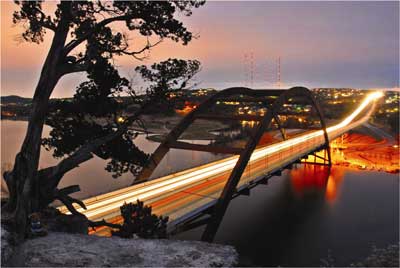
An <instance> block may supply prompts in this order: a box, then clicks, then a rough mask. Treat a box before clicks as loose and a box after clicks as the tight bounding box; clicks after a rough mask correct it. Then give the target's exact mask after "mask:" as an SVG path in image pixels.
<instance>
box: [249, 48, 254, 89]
mask: <svg viewBox="0 0 400 268" xmlns="http://www.w3.org/2000/svg"><path fill="white" fill-rule="evenodd" d="M253 82H254V54H253V52H250V88H253Z"/></svg>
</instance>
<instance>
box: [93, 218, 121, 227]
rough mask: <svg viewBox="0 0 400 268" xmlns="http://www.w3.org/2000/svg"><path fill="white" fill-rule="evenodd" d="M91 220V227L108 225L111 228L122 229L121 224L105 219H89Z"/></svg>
mask: <svg viewBox="0 0 400 268" xmlns="http://www.w3.org/2000/svg"><path fill="white" fill-rule="evenodd" d="M88 222H89V227H100V226H108V227H111V228H115V229H121V227H122V226H121V225H119V224H114V223H111V222H106V221H105V220H104V219H103V220H101V221H90V220H89V221H88Z"/></svg>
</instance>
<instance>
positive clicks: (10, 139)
mask: <svg viewBox="0 0 400 268" xmlns="http://www.w3.org/2000/svg"><path fill="white" fill-rule="evenodd" d="M1 124H2V125H1V146H2V150H1V166H2V169H4V168H6V167H7V166H8V165H10V163H12V162H13V160H14V157H15V153H16V152H17V150H18V149H19V146H20V144H21V141H22V138H23V135H24V133H25V130H26V122H22V121H7V120H2V121H1ZM49 130H50V129H49V128H48V127H46V128H45V129H44V135H47V134H48V133H49ZM197 142H198V141H197ZM136 144H137V145H138V146H139V147H140V148H141V149H142V150H144V151H145V152H148V153H150V152H152V151H153V150H154V149H155V148H156V147H157V145H158V144H157V143H155V142H151V141H149V140H147V139H146V138H145V136H144V135H139V136H138V138H137V139H136ZM215 158H216V156H215V155H212V154H209V153H203V152H189V151H179V150H173V151H171V153H170V154H169V156H168V158H167V157H166V158H165V159H164V160H163V163H161V165H160V166H159V167H158V168H157V170H156V171H155V173H156V174H154V175H153V176H154V177H157V176H161V175H163V174H167V173H171V172H173V171H176V170H181V169H184V168H187V167H190V166H191V165H194V164H202V163H205V162H208V161H211V160H213V159H215ZM58 161H59V160H56V159H53V158H52V156H51V153H50V152H47V151H45V150H42V157H41V161H40V166H41V167H46V166H50V165H54V164H56V163H57V162H58ZM105 163H106V161H104V160H102V159H99V158H96V157H95V158H94V159H92V160H90V161H88V162H87V163H84V164H82V165H81V166H80V167H79V168H78V169H75V170H73V171H71V172H69V173H67V174H66V176H65V178H64V179H63V180H62V186H67V185H71V184H79V185H80V186H81V189H82V191H81V192H80V193H77V194H76V196H77V197H79V198H85V197H88V196H92V195H95V194H99V193H103V192H107V191H111V190H115V189H118V188H121V187H124V186H127V185H129V184H130V183H132V181H133V177H132V175H131V174H125V175H123V176H121V177H120V178H118V179H113V178H112V177H111V175H110V174H109V173H108V172H106V171H105V170H104V167H105ZM398 226H399V177H398V174H390V173H385V172H377V171H364V170H357V169H351V168H346V167H339V166H333V167H332V168H331V170H330V171H329V170H328V169H326V168H325V167H323V166H313V165H297V166H295V167H294V168H293V169H292V170H288V171H285V172H284V173H283V174H282V176H280V177H273V178H271V180H270V182H269V184H268V185H260V186H258V187H256V188H255V189H253V190H252V191H251V194H250V196H248V197H247V196H240V197H238V198H236V199H234V200H233V201H232V202H231V203H230V206H229V208H228V211H227V213H226V215H225V217H224V220H223V222H222V224H221V227H220V229H219V232H218V234H217V237H216V239H215V242H217V243H224V244H230V245H233V246H235V247H236V249H237V250H238V251H239V253H240V256H241V263H242V265H257V266H278V265H280V266H321V265H326V264H325V263H324V261H323V260H322V259H325V260H329V262H330V265H335V266H349V265H350V264H351V263H355V262H358V261H361V260H363V259H364V258H365V257H366V256H367V255H368V254H370V253H371V249H372V247H373V246H376V247H386V246H388V245H389V244H398V243H399V230H398ZM201 231H202V228H198V229H195V230H192V231H188V232H186V233H183V234H180V235H177V236H175V237H173V239H199V238H200V235H201ZM332 262H333V263H332Z"/></svg>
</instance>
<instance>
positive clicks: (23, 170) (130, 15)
mask: <svg viewBox="0 0 400 268" xmlns="http://www.w3.org/2000/svg"><path fill="white" fill-rule="evenodd" d="M16 4H17V5H18V7H19V10H18V11H16V12H14V15H13V22H14V23H16V24H17V23H20V24H22V25H23V26H24V27H25V28H24V32H23V33H22V38H23V40H25V41H27V42H32V43H37V44H40V43H41V42H43V40H44V35H45V34H46V33H47V32H52V33H53V38H52V41H51V46H50V49H49V51H48V54H47V57H46V60H45V62H44V64H43V66H42V70H41V73H40V77H39V81H38V84H37V86H36V88H35V93H34V96H33V101H32V111H31V114H30V118H29V122H28V128H27V132H26V136H25V138H24V141H23V144H22V146H21V150H20V152H19V153H18V154H17V155H16V157H15V163H14V167H13V169H12V171H10V172H7V173H5V174H4V178H5V181H6V183H7V186H8V188H9V192H10V198H9V201H8V202H7V204H6V206H5V207H4V208H3V212H8V213H9V214H8V215H10V216H11V218H12V219H13V221H14V222H15V224H16V229H17V233H18V234H19V237H23V235H24V233H25V230H26V223H27V216H28V214H29V213H31V212H33V211H38V210H39V209H40V207H41V206H43V204H45V203H48V202H51V200H53V199H54V198H58V199H60V200H61V201H62V202H64V203H65V204H66V205H67V207H68V208H70V209H71V210H72V212H74V211H73V206H72V203H73V202H76V203H78V204H81V205H82V206H84V204H83V203H82V202H80V201H79V200H76V199H73V198H71V197H70V196H68V194H70V193H72V192H74V191H77V190H79V187H78V186H70V187H66V188H64V189H57V185H58V183H59V181H60V179H61V178H62V176H63V175H64V174H65V172H67V171H69V170H71V169H72V168H74V167H76V166H77V165H79V163H82V162H83V161H86V160H88V159H90V158H91V157H92V153H93V152H97V153H98V154H102V153H104V151H106V150H105V149H104V148H105V147H107V146H110V142H123V141H125V142H126V141H127V140H128V139H129V138H128V136H129V135H130V134H129V133H128V132H127V128H128V125H129V124H130V123H132V122H133V121H134V120H136V118H137V116H138V115H139V114H140V113H141V112H142V109H139V110H138V111H137V112H136V113H135V114H134V115H133V116H132V117H131V118H130V119H129V120H125V121H124V122H123V123H121V124H119V125H118V127H112V128H110V125H108V126H106V127H104V128H101V129H100V128H98V126H97V128H98V129H97V130H96V131H95V133H96V135H94V137H90V139H78V140H79V142H75V143H73V144H71V145H70V146H69V147H68V146H67V147H68V148H67V149H65V150H64V151H62V150H61V151H60V150H59V151H57V152H56V154H59V155H60V156H61V155H64V154H68V155H69V156H68V157H67V158H65V159H63V160H62V161H61V162H60V163H59V164H58V165H56V166H54V167H49V168H46V169H43V170H38V163H39V158H40V146H41V142H42V140H41V138H42V130H43V125H44V123H45V120H46V118H47V116H48V109H49V99H50V96H51V94H52V92H53V90H54V89H55V87H56V85H57V83H58V81H59V80H60V79H61V78H62V77H63V76H65V75H68V74H72V73H77V72H86V73H87V74H88V81H87V82H84V83H82V84H81V85H80V86H78V89H77V93H76V94H75V96H74V100H75V101H76V103H75V104H76V106H75V107H79V103H82V102H85V101H86V102H89V103H90V102H93V100H96V101H97V100H101V101H102V104H104V105H106V107H107V109H109V110H115V109H116V107H113V105H115V103H113V101H112V100H111V99H110V98H109V97H110V96H112V95H114V94H118V93H121V92H122V91H124V90H128V91H129V90H130V87H129V83H128V80H127V79H125V78H122V77H120V76H119V73H118V70H117V69H116V66H115V65H114V61H113V59H114V58H115V57H118V56H124V55H126V56H131V57H132V58H134V59H139V60H140V59H143V58H144V57H145V54H144V53H145V52H146V51H149V50H150V49H151V48H152V47H154V46H156V45H157V44H159V43H160V42H161V41H162V40H163V39H171V40H173V41H175V42H180V43H182V44H183V45H186V44H188V43H189V42H190V41H191V40H192V38H193V35H192V33H191V32H190V31H189V30H188V29H186V27H185V26H184V25H183V23H182V22H181V21H179V20H178V19H177V18H176V14H177V13H178V12H180V13H182V14H183V15H185V16H190V15H191V14H192V9H194V8H198V7H200V6H201V5H202V4H204V2H203V1H168V2H167V1H163V2H155V1H132V2H128V1H74V2H70V1H61V2H60V3H58V4H57V7H56V10H55V13H54V14H53V15H50V14H46V13H45V12H46V11H45V10H44V9H43V8H42V1H16ZM118 22H119V23H123V24H124V26H125V29H126V31H127V32H137V33H139V34H140V35H141V36H143V37H144V38H146V39H147V42H146V44H145V45H144V46H143V47H142V48H138V49H134V48H133V47H132V42H131V41H130V40H129V36H128V34H126V33H121V32H117V31H114V30H113V29H112V25H113V24H115V23H118ZM152 38H153V39H154V38H157V39H158V40H157V41H156V42H153V43H151V42H150V41H151V39H152ZM165 90H167V89H165ZM103 107H104V106H103ZM92 108H93V106H91V108H90V109H92ZM93 109H94V108H93ZM59 112H60V114H62V113H64V115H65V113H66V110H65V109H61V110H60V111H59ZM83 112H84V111H83ZM97 112H98V114H97V115H101V113H102V111H101V109H98V110H97ZM109 113H110V112H109V111H108V112H107V114H109ZM93 114H96V111H95V110H91V111H90V112H89V115H88V116H89V117H90V116H91V115H93ZM49 120H50V121H51V118H50V119H49ZM89 121H90V120H89ZM53 122H54V120H53ZM74 123H76V122H73V123H72V124H71V125H68V122H66V124H65V125H64V130H65V129H66V128H67V127H68V126H70V127H71V126H72V125H73V124H74ZM79 123H80V124H83V122H78V124H79ZM88 124H89V123H88ZM93 128H96V126H95V124H94V125H93ZM53 134H54V135H52V137H56V136H57V135H56V134H55V133H53ZM117 137H119V141H118V140H115V139H116V138H117ZM44 144H45V145H47V146H50V147H51V146H53V145H54V144H52V142H51V141H49V140H47V141H46V140H45V141H44ZM65 145H68V143H65ZM133 151H134V153H135V152H136V153H137V150H136V149H133ZM135 164H138V163H135ZM51 189H53V190H51ZM44 191H46V192H45V193H44Z"/></svg>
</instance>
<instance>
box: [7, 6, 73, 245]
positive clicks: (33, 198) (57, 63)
mask: <svg viewBox="0 0 400 268" xmlns="http://www.w3.org/2000/svg"><path fill="white" fill-rule="evenodd" d="M67 4H68V3H67ZM68 31H69V25H68V22H67V21H66V20H65V19H61V20H60V22H59V24H58V27H57V30H56V32H55V34H54V37H53V41H52V44H51V47H50V50H49V53H48V55H47V57H46V61H45V63H44V65H43V67H42V71H41V74H40V78H39V82H38V84H37V86H36V89H35V94H34V96H33V100H32V111H31V114H30V118H29V123H28V129H27V132H26V136H25V139H24V142H23V144H22V147H21V150H20V152H19V153H18V154H17V155H16V157H15V163H14V168H13V170H12V171H11V172H10V173H8V174H4V175H5V179H6V182H7V186H8V188H9V191H10V199H9V202H8V203H7V205H6V207H5V210H7V211H9V212H11V213H12V216H13V217H14V220H15V224H16V230H17V233H18V235H19V237H20V238H23V236H24V234H25V231H26V227H27V226H26V223H27V217H28V215H29V213H31V212H33V211H36V210H37V208H38V203H39V200H38V192H39V188H38V187H39V183H38V181H37V169H38V165H39V158H40V146H41V138H42V130H43V125H44V122H45V118H46V113H47V109H48V103H49V99H50V95H51V93H52V92H53V90H54V88H55V86H56V84H57V82H58V80H59V79H60V77H61V75H62V73H61V71H60V69H61V68H60V67H61V66H62V64H63V63H64V62H63V61H64V58H65V57H64V55H63V48H64V45H65V41H66V38H67V34H68Z"/></svg>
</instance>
